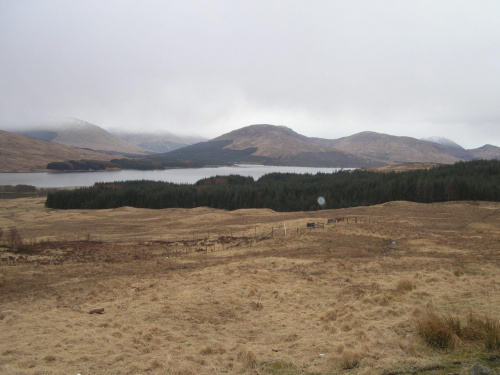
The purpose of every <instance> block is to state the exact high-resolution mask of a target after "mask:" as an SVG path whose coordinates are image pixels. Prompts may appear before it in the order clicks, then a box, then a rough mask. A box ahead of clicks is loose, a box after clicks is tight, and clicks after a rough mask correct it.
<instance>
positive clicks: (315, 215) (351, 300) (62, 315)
mask: <svg viewBox="0 0 500 375" xmlns="http://www.w3.org/2000/svg"><path fill="white" fill-rule="evenodd" d="M499 208H500V205H499V204H497V203H469V202H461V203H445V204H428V205H424V204H414V203H408V202H391V203H387V204H384V205H380V206H373V207H358V208H352V209H343V210H335V211H318V212H295V213H276V212H273V211H270V210H238V211H233V212H228V211H220V210H213V209H208V208H196V209H191V210H188V209H167V210H146V209H132V208H127V207H124V208H120V209H112V210H95V211H90V210H89V211H86V210H82V211H71V210H70V211H57V210H50V209H46V208H44V206H43V200H42V199H40V198H23V199H16V200H3V201H0V228H3V230H4V233H6V235H4V239H5V237H8V232H9V229H10V228H16V229H17V231H18V232H19V234H20V236H21V237H22V239H23V245H22V246H20V247H19V248H18V249H17V251H11V249H9V248H8V247H7V246H6V244H5V243H3V244H4V246H3V247H0V250H1V251H0V253H1V257H2V263H1V266H0V306H1V307H0V343H2V345H1V351H0V373H13V374H18V373H19V374H42V373H44V374H68V373H74V374H76V373H81V374H136V373H151V374H214V373H226V374H238V373H248V374H288V375H292V374H294V375H295V374H340V373H344V372H346V371H347V372H349V373H359V374H366V375H367V374H382V373H385V374H388V373H392V374H397V373H402V374H403V373H410V372H415V371H417V372H426V371H429V372H432V371H438V369H443V370H442V371H443V373H449V372H457V373H468V369H469V368H470V367H471V366H472V364H473V363H476V362H477V361H478V360H481V358H486V357H491V358H493V356H494V355H498V350H499V333H498V332H499V323H498V322H499V318H500V317H499V315H498V306H500V281H499V280H500V269H499V265H500V254H499V253H498V243H499V240H500V215H499V212H498V209H499ZM332 217H356V218H357V221H354V220H349V221H345V222H339V223H336V224H329V225H325V228H324V229H317V228H307V227H306V224H307V222H312V221H315V222H316V221H320V222H326V221H327V219H328V218H332ZM284 223H286V228H287V235H286V236H284V230H283V229H284ZM271 233H273V236H271V235H270V234H271ZM1 244H2V243H0V245H1ZM9 257H11V258H12V259H10V258H9ZM95 309H103V310H102V314H89V313H88V312H90V311H93V310H95ZM436 333H437V336H436ZM433 335H434V336H433ZM446 363H454V364H453V366H455V367H454V368H453V371H448V372H446ZM457 363H458V364H457ZM495 363H497V362H495ZM412 368H413V369H414V370H412ZM490 368H491V366H490ZM439 371H441V370H439ZM497 371H498V370H497Z"/></svg>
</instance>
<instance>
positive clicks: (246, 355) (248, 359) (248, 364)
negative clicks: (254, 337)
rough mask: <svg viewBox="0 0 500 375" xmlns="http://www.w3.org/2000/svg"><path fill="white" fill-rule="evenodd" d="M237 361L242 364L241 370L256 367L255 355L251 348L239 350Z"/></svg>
mask: <svg viewBox="0 0 500 375" xmlns="http://www.w3.org/2000/svg"><path fill="white" fill-rule="evenodd" d="M238 361H239V362H241V363H242V364H243V370H250V369H255V368H257V367H258V361H257V356H256V355H255V354H254V353H253V352H252V351H251V350H246V349H243V350H241V351H240V352H239V353H238Z"/></svg>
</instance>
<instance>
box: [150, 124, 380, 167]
mask: <svg viewBox="0 0 500 375" xmlns="http://www.w3.org/2000/svg"><path fill="white" fill-rule="evenodd" d="M156 157H158V158H160V157H163V158H168V159H170V158H172V159H201V160H206V161H207V162H212V163H214V164H216V163H226V164H231V163H257V164H266V165H289V166H311V167H345V168H349V167H352V168H356V167H362V166H366V167H376V166H381V165H383V163H380V162H378V161H374V160H370V159H368V158H365V157H363V156H358V155H354V154H352V153H348V152H345V151H342V150H336V149H333V148H331V147H325V146H321V145H318V144H315V143H314V142H312V141H311V138H308V137H306V136H303V135H300V134H298V133H296V132H294V131H293V130H292V129H290V128H288V127H285V126H275V125H250V126H246V127H244V128H241V129H238V130H235V131H232V132H230V133H227V134H224V135H222V136H220V137H217V138H214V139H212V140H210V141H207V142H201V143H197V144H194V145H191V146H187V147H184V148H182V149H179V150H175V151H172V152H169V153H167V154H163V155H162V156H160V155H158V156H156Z"/></svg>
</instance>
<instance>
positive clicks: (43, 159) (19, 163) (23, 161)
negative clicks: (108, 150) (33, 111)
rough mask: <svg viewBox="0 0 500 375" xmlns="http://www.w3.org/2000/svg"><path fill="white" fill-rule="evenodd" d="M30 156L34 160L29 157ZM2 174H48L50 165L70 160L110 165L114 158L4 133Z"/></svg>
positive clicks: (0, 146)
mask: <svg viewBox="0 0 500 375" xmlns="http://www.w3.org/2000/svg"><path fill="white" fill-rule="evenodd" d="M27 154H29V155H30V157H26V155H27ZM0 155H1V158H0V172H3V173H9V172H10V173H12V172H44V171H47V164H48V163H50V162H56V161H61V162H62V161H66V160H81V159H87V160H99V161H109V160H111V158H112V156H111V155H107V154H104V153H101V152H96V151H91V150H86V149H79V148H75V147H71V146H65V145H61V144H58V143H54V142H50V141H45V140H40V139H36V138H32V137H28V136H24V135H20V134H16V133H12V132H7V131H3V130H0Z"/></svg>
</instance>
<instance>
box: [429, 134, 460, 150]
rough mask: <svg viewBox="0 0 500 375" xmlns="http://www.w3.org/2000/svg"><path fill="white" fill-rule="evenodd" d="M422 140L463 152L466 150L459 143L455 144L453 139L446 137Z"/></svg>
mask: <svg viewBox="0 0 500 375" xmlns="http://www.w3.org/2000/svg"><path fill="white" fill-rule="evenodd" d="M421 140H422V141H428V142H434V143H438V144H440V145H443V146H451V147H456V148H461V149H462V150H464V148H463V147H462V146H460V145H459V144H458V143H455V142H453V141H452V140H451V139H449V138H446V137H428V138H422V139H421Z"/></svg>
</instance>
